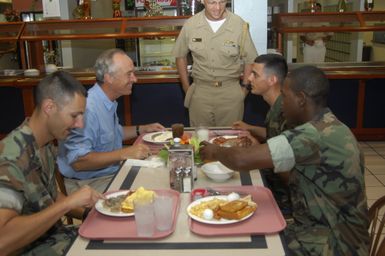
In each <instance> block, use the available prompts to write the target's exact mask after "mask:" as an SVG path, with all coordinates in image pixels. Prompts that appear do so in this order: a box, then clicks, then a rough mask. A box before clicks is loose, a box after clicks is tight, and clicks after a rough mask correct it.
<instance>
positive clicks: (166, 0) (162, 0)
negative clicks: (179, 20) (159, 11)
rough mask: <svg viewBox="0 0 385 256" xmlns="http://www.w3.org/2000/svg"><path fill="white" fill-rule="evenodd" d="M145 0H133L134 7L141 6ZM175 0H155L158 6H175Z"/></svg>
mask: <svg viewBox="0 0 385 256" xmlns="http://www.w3.org/2000/svg"><path fill="white" fill-rule="evenodd" d="M144 1H145V0H135V6H136V7H143V6H144ZM176 1H177V0H156V1H155V2H156V3H157V4H159V5H160V6H176Z"/></svg>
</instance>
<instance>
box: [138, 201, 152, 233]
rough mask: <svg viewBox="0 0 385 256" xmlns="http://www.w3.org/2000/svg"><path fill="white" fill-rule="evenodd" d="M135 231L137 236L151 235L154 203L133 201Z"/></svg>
mask: <svg viewBox="0 0 385 256" xmlns="http://www.w3.org/2000/svg"><path fill="white" fill-rule="evenodd" d="M134 208H135V224H136V232H137V234H138V236H139V237H151V236H153V235H154V232H155V214H154V203H153V202H150V201H140V200H135V201H134Z"/></svg>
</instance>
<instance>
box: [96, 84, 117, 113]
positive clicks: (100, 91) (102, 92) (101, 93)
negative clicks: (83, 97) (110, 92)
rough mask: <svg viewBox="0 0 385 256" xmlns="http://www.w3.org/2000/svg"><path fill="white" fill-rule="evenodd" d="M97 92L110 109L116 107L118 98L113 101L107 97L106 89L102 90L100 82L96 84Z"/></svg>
mask: <svg viewBox="0 0 385 256" xmlns="http://www.w3.org/2000/svg"><path fill="white" fill-rule="evenodd" d="M95 92H96V95H97V97H98V98H99V99H100V100H101V102H102V103H103V105H104V106H105V108H106V109H107V110H108V111H111V110H115V109H116V105H117V104H118V103H117V102H116V100H114V101H111V100H110V99H109V98H108V97H107V95H106V94H105V93H104V91H103V90H102V87H100V85H99V84H98V83H96V84H95Z"/></svg>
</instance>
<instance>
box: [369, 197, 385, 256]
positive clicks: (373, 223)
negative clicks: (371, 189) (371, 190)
mask: <svg viewBox="0 0 385 256" xmlns="http://www.w3.org/2000/svg"><path fill="white" fill-rule="evenodd" d="M380 212H381V214H382V216H380ZM369 221H370V228H369V235H370V247H369V248H370V253H369V256H384V255H385V239H384V237H385V235H384V236H382V238H381V234H382V231H383V230H384V225H385V196H383V197H381V198H379V199H378V200H377V201H376V202H375V203H374V204H373V205H372V206H371V207H370V208H369Z"/></svg>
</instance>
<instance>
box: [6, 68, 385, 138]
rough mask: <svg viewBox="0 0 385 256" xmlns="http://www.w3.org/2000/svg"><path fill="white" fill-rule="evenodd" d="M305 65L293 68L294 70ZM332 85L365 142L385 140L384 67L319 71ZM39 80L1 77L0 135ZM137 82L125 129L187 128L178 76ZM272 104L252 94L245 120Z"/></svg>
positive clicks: (142, 76) (29, 102)
mask: <svg viewBox="0 0 385 256" xmlns="http://www.w3.org/2000/svg"><path fill="white" fill-rule="evenodd" d="M302 65H304V64H290V65H289V69H294V68H297V67H299V66H302ZM319 67H320V68H321V69H323V70H324V71H325V73H326V74H327V76H328V78H329V80H330V83H331V93H330V97H329V98H330V100H329V106H330V107H331V109H332V110H333V111H334V112H335V114H336V115H337V117H338V118H340V119H341V121H343V122H344V123H345V124H347V125H348V126H349V127H350V128H351V129H352V131H353V132H354V134H355V135H356V136H357V137H358V139H360V140H384V139H385V111H384V110H385V103H384V100H383V95H385V86H384V85H385V62H362V63H325V64H322V65H320V66H319ZM67 71H68V72H70V73H72V74H73V75H74V76H75V77H77V79H79V80H80V81H81V82H82V83H83V84H84V85H85V86H87V87H89V86H91V85H93V84H94V82H95V76H94V73H93V70H92V69H83V70H74V69H68V70H67ZM44 75H45V74H41V75H40V76H38V77H24V76H21V75H19V76H14V77H12V76H4V75H3V76H1V72H0V108H1V109H2V111H1V112H0V119H1V120H2V122H1V125H0V133H1V134H2V135H4V134H6V133H8V132H9V131H11V130H12V129H13V128H15V127H16V126H17V125H19V124H20V123H21V121H22V120H23V119H24V117H25V116H30V115H31V113H32V111H33V107H34V102H33V90H34V86H36V85H37V84H38V82H39V81H40V79H41V78H42V77H43V76H44ZM137 77H138V82H137V83H136V84H135V85H134V87H133V92H132V95H131V96H124V97H121V98H120V99H119V109H118V115H119V117H120V119H121V122H122V123H123V124H126V125H129V124H144V123H149V122H160V123H162V124H163V125H165V126H168V127H169V126H170V125H171V124H173V123H184V124H185V126H189V123H188V111H187V109H185V108H184V106H183V99H184V92H183V90H182V88H181V86H180V83H179V76H178V74H177V73H176V72H163V73H162V72H142V71H140V72H137ZM267 110H268V105H267V104H266V103H265V102H264V101H263V99H262V97H260V96H256V95H251V94H249V95H248V96H247V97H246V99H245V115H244V121H246V122H249V123H256V124H263V120H264V118H265V114H266V112H267Z"/></svg>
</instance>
